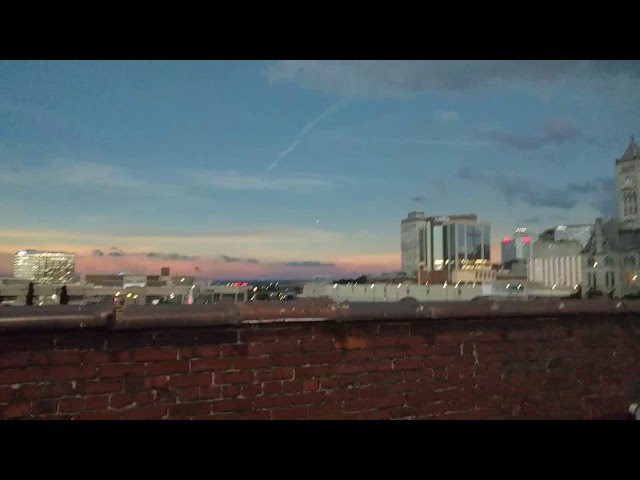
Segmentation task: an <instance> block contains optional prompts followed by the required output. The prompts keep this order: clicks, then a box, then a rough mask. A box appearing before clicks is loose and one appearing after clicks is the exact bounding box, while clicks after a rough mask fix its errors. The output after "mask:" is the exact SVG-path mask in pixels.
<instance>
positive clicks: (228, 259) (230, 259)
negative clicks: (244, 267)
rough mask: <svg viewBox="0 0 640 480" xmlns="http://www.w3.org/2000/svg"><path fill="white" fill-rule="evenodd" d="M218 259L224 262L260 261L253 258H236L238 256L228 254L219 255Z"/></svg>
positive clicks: (255, 262)
mask: <svg viewBox="0 0 640 480" xmlns="http://www.w3.org/2000/svg"><path fill="white" fill-rule="evenodd" d="M220 259H221V260H222V261H223V262H224V263H253V264H258V263H260V262H259V261H258V260H256V259H255V258H238V257H230V256H228V255H221V256H220Z"/></svg>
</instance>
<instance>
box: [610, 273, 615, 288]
mask: <svg viewBox="0 0 640 480" xmlns="http://www.w3.org/2000/svg"><path fill="white" fill-rule="evenodd" d="M611 286H612V287H615V286H616V274H615V273H614V272H611Z"/></svg>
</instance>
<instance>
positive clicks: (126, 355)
mask: <svg viewBox="0 0 640 480" xmlns="http://www.w3.org/2000/svg"><path fill="white" fill-rule="evenodd" d="M623 327H624V328H623ZM639 333H640V320H639V319H638V318H636V317H633V316H628V317H619V318H611V317H606V316H604V317H603V318H598V317H595V316H593V317H589V318H573V319H569V320H567V319H563V320H558V319H557V318H528V319H523V318H514V319H500V320H499V321H497V320H495V319H490V318H487V319H474V320H470V321H464V322H461V321H447V320H438V321H437V322H434V321H407V322H397V321H394V322H384V321H373V320H372V321H370V322H361V321H360V322H354V323H353V324H350V323H349V322H343V323H333V322H310V323H304V324H292V325H287V326H283V325H281V324H279V325H278V324H271V323H265V324H255V325H251V326H239V327H236V328H229V327H219V328H217V327H210V328H195V329H194V328H191V329H185V330H176V329H174V330H158V331H128V332H109V331H106V330H105V331H97V330H84V331H78V332H49V333H47V332H40V333H29V334H24V333H2V334H0V419H27V418H36V419H62V420H66V419H79V420H80V419H87V420H114V419H131V420H146V419H212V420H236V419H256V420H294V419H336V420H355V419H360V420H375V419H510V418H522V419H543V418H549V419H579V418H625V417H626V412H627V408H628V405H629V404H630V403H632V402H634V401H638V400H639V399H638V398H634V395H637V391H638V386H639V385H640V338H639V337H638V334H639Z"/></svg>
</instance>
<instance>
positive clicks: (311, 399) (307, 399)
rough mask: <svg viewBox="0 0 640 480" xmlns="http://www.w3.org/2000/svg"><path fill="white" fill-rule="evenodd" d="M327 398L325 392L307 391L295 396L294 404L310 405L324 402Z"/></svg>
mask: <svg viewBox="0 0 640 480" xmlns="http://www.w3.org/2000/svg"><path fill="white" fill-rule="evenodd" d="M324 400H325V393H324V392H307V393H301V394H299V395H294V396H293V404H294V405H309V404H317V403H322V402H324Z"/></svg>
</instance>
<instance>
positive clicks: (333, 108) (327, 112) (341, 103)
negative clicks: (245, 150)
mask: <svg viewBox="0 0 640 480" xmlns="http://www.w3.org/2000/svg"><path fill="white" fill-rule="evenodd" d="M346 104H347V100H345V99H343V100H340V101H338V102H336V103H334V104H332V105H330V106H329V107H328V108H327V109H326V110H325V111H324V112H322V113H321V114H320V115H318V117H316V118H314V119H313V120H311V121H310V122H309V123H308V124H307V125H306V126H305V127H304V128H303V129H302V131H301V132H300V133H299V134H298V137H297V138H296V139H295V140H294V141H293V143H292V144H291V145H290V146H289V147H288V148H287V149H286V150H284V151H283V152H282V153H281V154H280V155H279V156H278V160H276V161H275V162H273V163H272V164H271V165H269V166H268V167H267V169H266V170H265V173H268V172H270V171H271V170H273V169H274V168H276V167H277V166H278V162H280V160H282V159H283V158H284V157H285V156H287V155H288V154H290V153H291V152H293V151H294V150H295V149H296V147H297V146H298V144H299V143H300V141H301V140H302V138H303V137H304V136H305V135H307V134H308V133H309V132H310V131H311V130H312V129H313V127H315V126H316V125H317V124H318V123H319V122H321V121H322V120H324V119H325V118H327V117H328V116H330V115H331V114H333V113H334V112H335V111H336V110H339V109H340V108H342V107H344V106H345V105H346Z"/></svg>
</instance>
